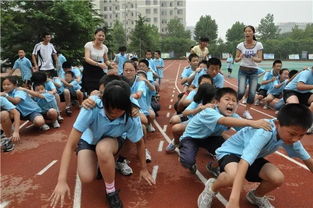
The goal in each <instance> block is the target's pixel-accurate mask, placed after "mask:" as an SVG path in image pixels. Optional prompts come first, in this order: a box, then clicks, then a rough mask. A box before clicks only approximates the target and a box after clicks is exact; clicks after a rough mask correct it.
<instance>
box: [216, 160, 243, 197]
mask: <svg viewBox="0 0 313 208" xmlns="http://www.w3.org/2000/svg"><path fill="white" fill-rule="evenodd" d="M237 167H238V162H230V163H228V164H227V165H226V166H225V167H224V171H223V172H221V173H220V174H219V176H218V177H217V179H216V181H215V182H214V184H213V185H212V191H213V192H219V191H220V190H221V189H222V188H226V187H231V186H232V185H233V182H234V179H235V176H236V172H237Z"/></svg>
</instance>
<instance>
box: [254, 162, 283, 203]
mask: <svg viewBox="0 0 313 208" xmlns="http://www.w3.org/2000/svg"><path fill="white" fill-rule="evenodd" d="M259 176H260V178H261V179H263V180H262V181H261V183H260V185H259V186H258V188H257V189H256V190H255V195H256V196H258V197H263V196H264V195H265V194H266V193H268V192H270V191H272V190H274V189H276V188H277V187H279V186H281V185H282V184H283V182H284V174H283V173H282V172H281V171H280V170H279V169H278V168H277V167H276V166H275V165H273V164H271V163H269V162H268V163H265V164H264V165H263V167H262V169H261V171H260V173H259Z"/></svg>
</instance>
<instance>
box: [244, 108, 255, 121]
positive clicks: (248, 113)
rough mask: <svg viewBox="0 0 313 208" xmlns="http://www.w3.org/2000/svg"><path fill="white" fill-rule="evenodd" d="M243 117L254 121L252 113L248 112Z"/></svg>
mask: <svg viewBox="0 0 313 208" xmlns="http://www.w3.org/2000/svg"><path fill="white" fill-rule="evenodd" d="M242 116H243V117H244V118H246V119H248V120H252V119H253V117H252V116H251V114H250V112H249V111H247V110H246V111H245V112H243V114H242Z"/></svg>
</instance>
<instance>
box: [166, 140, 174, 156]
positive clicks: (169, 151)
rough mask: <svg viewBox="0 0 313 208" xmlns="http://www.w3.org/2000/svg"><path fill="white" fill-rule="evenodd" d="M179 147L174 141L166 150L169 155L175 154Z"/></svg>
mask: <svg viewBox="0 0 313 208" xmlns="http://www.w3.org/2000/svg"><path fill="white" fill-rule="evenodd" d="M176 147H177V145H175V144H174V139H173V140H172V141H171V143H169V144H168V145H167V147H166V149H165V151H166V152H167V153H173V152H175V149H176Z"/></svg>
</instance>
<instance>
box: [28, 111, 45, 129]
mask: <svg viewBox="0 0 313 208" xmlns="http://www.w3.org/2000/svg"><path fill="white" fill-rule="evenodd" d="M35 114H36V115H35V116H34V117H31V118H30V121H31V122H32V123H33V124H34V126H37V127H40V126H42V125H44V124H45V119H44V118H43V116H42V115H41V114H40V113H35Z"/></svg>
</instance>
